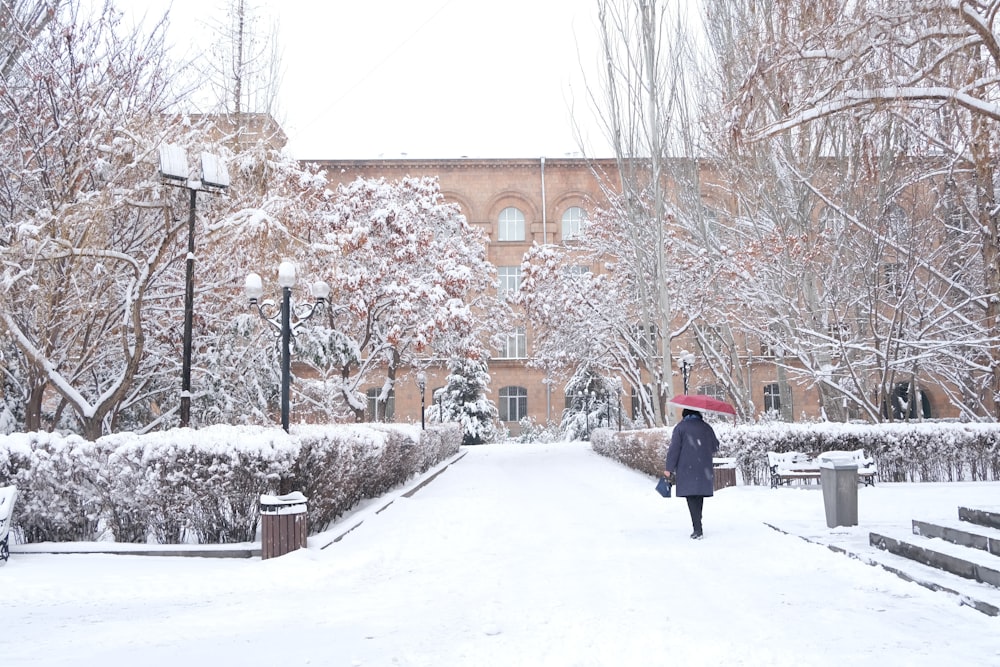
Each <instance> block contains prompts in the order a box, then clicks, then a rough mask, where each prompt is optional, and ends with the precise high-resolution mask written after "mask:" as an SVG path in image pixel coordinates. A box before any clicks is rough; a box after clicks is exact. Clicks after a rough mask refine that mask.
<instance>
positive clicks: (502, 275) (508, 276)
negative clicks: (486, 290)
mask: <svg viewBox="0 0 1000 667" xmlns="http://www.w3.org/2000/svg"><path fill="white" fill-rule="evenodd" d="M497 282H498V286H497V294H499V295H500V296H502V297H503V296H514V295H515V294H517V291H518V290H519V289H521V267H520V266H498V267H497Z"/></svg>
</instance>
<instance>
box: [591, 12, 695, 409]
mask: <svg viewBox="0 0 1000 667" xmlns="http://www.w3.org/2000/svg"><path fill="white" fill-rule="evenodd" d="M684 4H685V3H663V2H655V1H652V0H634V1H611V0H599V1H598V2H597V9H598V21H599V29H600V31H601V46H602V51H601V58H602V63H603V71H602V78H601V81H600V83H599V84H598V85H595V86H593V87H591V88H590V90H589V95H590V98H591V103H592V104H593V105H594V107H595V108H596V109H597V115H598V117H599V118H600V122H601V124H602V125H603V129H604V133H605V135H606V136H607V138H608V140H609V142H610V144H611V147H612V150H613V151H614V154H615V159H616V167H617V168H616V173H613V174H601V173H599V174H598V176H599V178H601V179H602V181H603V182H604V183H605V184H606V188H605V191H606V196H607V198H608V199H609V201H611V202H612V205H611V207H610V208H609V210H608V211H607V212H606V213H607V214H608V215H605V216H603V220H601V219H597V218H595V220H594V221H593V222H592V223H591V225H590V227H589V229H590V230H591V231H592V232H595V233H593V234H592V235H591V238H590V239H588V240H587V241H585V243H586V244H588V245H589V246H590V248H591V249H592V250H593V251H595V252H596V253H597V254H599V255H600V254H602V253H603V254H606V255H607V257H609V258H613V262H614V263H615V265H616V270H617V271H619V272H620V273H621V274H622V279H621V284H622V285H626V284H627V285H629V287H630V289H631V292H630V293H629V295H628V296H629V302H628V303H629V308H628V310H629V311H630V313H631V314H632V315H633V316H634V318H635V321H634V322H633V331H634V334H633V335H632V336H631V337H630V338H631V340H632V343H633V344H634V348H633V354H634V355H635V357H636V358H638V359H639V360H640V366H641V369H642V372H641V375H642V377H643V381H642V382H641V383H639V384H638V385H636V386H634V387H633V389H634V390H635V392H636V398H637V400H638V403H639V405H640V408H641V412H642V413H643V414H644V415H645V416H646V419H647V421H649V422H650V423H652V424H664V423H666V422H667V420H668V418H669V413H668V411H667V410H666V402H667V401H668V400H669V399H670V398H671V396H672V393H673V383H672V373H673V371H672V352H671V341H672V340H673V339H674V338H676V337H677V336H679V335H681V334H682V333H683V329H684V327H683V326H682V328H681V329H679V330H674V328H673V327H674V322H675V321H676V319H677V316H678V314H679V313H680V312H681V310H680V303H679V302H678V294H679V293H681V292H679V290H678V279H679V278H680V277H681V276H682V273H683V270H682V267H681V266H679V265H678V263H677V262H676V261H672V260H673V259H674V257H672V254H674V253H677V252H678V251H679V249H680V248H681V247H682V246H683V245H684V244H685V243H688V242H689V240H690V238H689V237H688V236H686V235H683V234H682V235H677V234H676V233H675V231H673V228H675V227H679V228H680V229H682V230H687V229H689V228H690V227H692V226H697V225H698V224H700V223H701V222H703V219H702V217H701V216H702V214H703V209H702V208H701V205H700V202H701V200H700V196H698V194H696V193H697V192H698V190H699V188H700V184H699V168H698V165H697V149H696V145H697V140H698V133H697V120H696V109H695V108H694V106H693V101H694V99H695V97H694V95H693V88H692V85H691V84H692V82H691V81H690V80H689V78H688V76H689V74H690V72H691V70H690V67H689V65H690V59H691V57H692V41H691V38H690V34H689V29H688V26H687V22H686V18H687V17H686V12H685V10H684ZM693 203H694V205H692V204H693ZM614 218H617V220H615V219H614ZM602 225H603V226H604V228H605V230H606V231H610V230H612V229H613V228H617V231H616V233H615V234H602V233H599V232H598V229H599V227H600V226H602ZM588 233H589V232H588ZM615 237H617V238H620V239H624V240H625V243H624V244H621V245H618V246H617V247H614V246H613V245H604V246H603V247H602V246H600V245H599V244H600V242H601V240H602V239H603V240H606V241H607V240H611V239H612V238H615ZM591 241H593V243H591ZM614 243H615V244H617V241H614ZM626 276H627V278H626Z"/></svg>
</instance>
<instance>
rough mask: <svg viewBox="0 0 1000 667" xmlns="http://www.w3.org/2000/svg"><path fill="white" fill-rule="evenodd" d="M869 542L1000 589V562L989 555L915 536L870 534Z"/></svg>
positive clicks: (942, 541) (891, 551)
mask: <svg viewBox="0 0 1000 667" xmlns="http://www.w3.org/2000/svg"><path fill="white" fill-rule="evenodd" d="M868 539H869V543H870V544H871V545H872V546H874V547H877V548H879V549H883V550H885V551H888V552H890V553H893V554H896V555H899V556H904V557H906V558H909V559H910V560H913V561H916V562H918V563H922V564H924V565H930V566H931V567H935V568H938V569H940V570H944V571H945V572H950V573H951V574H954V575H957V576H959V577H962V578H964V579H970V580H972V581H978V582H981V583H984V584H989V585H990V586H994V587H997V588H1000V561H997V558H996V556H993V555H991V554H989V553H986V552H983V551H980V550H978V549H970V548H968V547H963V546H959V545H957V544H952V543H950V542H945V541H944V540H940V539H933V538H924V537H920V536H915V535H904V534H900V535H885V534H880V533H870V534H869V536H868Z"/></svg>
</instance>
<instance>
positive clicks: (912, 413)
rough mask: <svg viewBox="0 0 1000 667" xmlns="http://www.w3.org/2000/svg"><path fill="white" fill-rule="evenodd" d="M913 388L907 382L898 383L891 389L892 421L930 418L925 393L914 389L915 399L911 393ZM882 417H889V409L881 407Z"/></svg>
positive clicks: (929, 404) (929, 405)
mask: <svg viewBox="0 0 1000 667" xmlns="http://www.w3.org/2000/svg"><path fill="white" fill-rule="evenodd" d="M911 389H913V387H912V386H911V385H910V383H909V382H898V383H896V386H894V387H893V388H892V406H891V407H892V418H893V419H917V418H918V417H922V418H923V419H930V418H931V402H930V400H929V399H928V398H927V392H925V391H924V390H923V389H921V388H920V387H916V394H917V395H916V397H914V396H913V395H912V393H911ZM882 416H883V417H888V416H889V409H887V407H886V406H885V404H883V405H882Z"/></svg>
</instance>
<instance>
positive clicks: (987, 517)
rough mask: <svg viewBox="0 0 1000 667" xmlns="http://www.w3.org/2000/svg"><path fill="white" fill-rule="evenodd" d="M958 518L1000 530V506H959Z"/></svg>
mask: <svg viewBox="0 0 1000 667" xmlns="http://www.w3.org/2000/svg"><path fill="white" fill-rule="evenodd" d="M958 518H959V519H960V520H961V521H967V522H969V523H974V524H976V525H977V526H985V527H986V528H996V529H997V530H1000V508H997V509H992V508H991V509H987V508H975V507H959V508H958Z"/></svg>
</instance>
